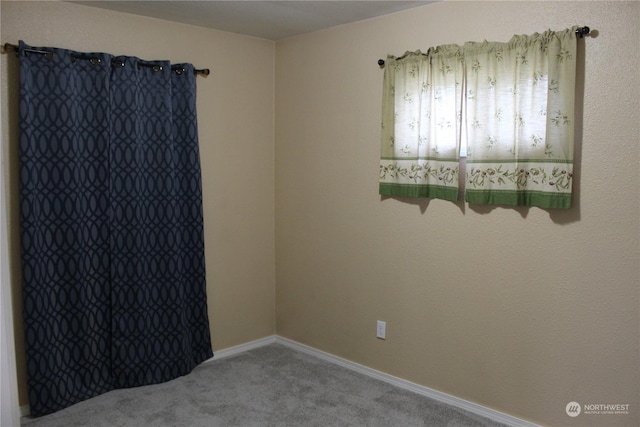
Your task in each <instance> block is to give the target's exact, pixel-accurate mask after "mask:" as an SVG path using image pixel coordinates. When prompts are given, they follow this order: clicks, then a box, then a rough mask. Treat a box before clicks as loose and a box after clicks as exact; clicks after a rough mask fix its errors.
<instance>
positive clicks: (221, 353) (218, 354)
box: [202, 335, 276, 363]
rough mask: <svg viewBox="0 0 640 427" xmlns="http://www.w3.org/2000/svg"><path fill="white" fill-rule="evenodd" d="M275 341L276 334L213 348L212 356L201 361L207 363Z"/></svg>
mask: <svg viewBox="0 0 640 427" xmlns="http://www.w3.org/2000/svg"><path fill="white" fill-rule="evenodd" d="M275 342H276V336H275V335H271V336H268V337H264V338H260V339H257V340H255V341H249V342H247V343H244V344H239V345H236V346H233V347H228V348H224V349H222V350H215V351H214V352H213V353H214V354H213V357H212V358H211V359H207V360H205V361H204V362H202V363H209V362H212V361H214V360H219V359H222V358H225V357H229V356H233V355H236V354H239V353H243V352H245V351H249V350H253V349H254V348H258V347H262V346H265V345H269V344H273V343H275Z"/></svg>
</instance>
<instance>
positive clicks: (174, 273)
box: [19, 42, 213, 416]
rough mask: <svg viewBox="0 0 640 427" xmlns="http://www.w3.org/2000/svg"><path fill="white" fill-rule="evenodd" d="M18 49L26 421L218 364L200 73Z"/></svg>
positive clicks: (57, 51)
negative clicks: (200, 134)
mask: <svg viewBox="0 0 640 427" xmlns="http://www.w3.org/2000/svg"><path fill="white" fill-rule="evenodd" d="M29 49H32V48H30V47H29V46H27V45H25V44H24V43H23V42H20V49H19V52H20V82H21V85H20V150H19V151H20V211H21V214H20V220H21V245H22V271H23V308H24V327H25V347H26V358H27V374H28V389H29V403H30V409H31V414H32V415H34V416H39V415H44V414H47V413H50V412H54V411H56V410H59V409H62V408H64V407H67V406H69V405H72V404H74V403H77V402H79V401H82V400H85V399H88V398H90V397H93V396H96V395H98V394H101V393H104V392H106V391H109V390H112V389H114V388H123V387H135V386H141V385H147V384H154V383H159V382H164V381H168V380H171V379H173V378H176V377H178V376H181V375H185V374H187V373H189V372H190V371H191V370H192V369H193V368H194V367H195V366H196V365H198V364H199V363H201V362H202V361H204V360H206V359H208V358H211V357H212V356H213V353H212V350H211V340H210V334H209V320H208V314H207V300H206V283H205V264H204V237H203V215H202V186H201V175H200V156H199V149H198V138H197V121H196V106H195V75H194V72H193V71H194V70H193V66H192V65H190V64H180V65H177V66H176V65H174V66H171V65H170V64H169V63H168V62H166V61H154V62H151V63H149V62H143V61H140V60H139V59H137V58H132V57H113V56H111V55H108V54H104V53H96V54H94V53H91V54H87V53H79V52H73V51H69V50H65V49H57V48H37V50H41V51H48V52H50V54H48V55H44V54H41V53H30V52H29Z"/></svg>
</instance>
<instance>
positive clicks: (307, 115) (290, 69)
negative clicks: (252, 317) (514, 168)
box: [276, 1, 640, 426]
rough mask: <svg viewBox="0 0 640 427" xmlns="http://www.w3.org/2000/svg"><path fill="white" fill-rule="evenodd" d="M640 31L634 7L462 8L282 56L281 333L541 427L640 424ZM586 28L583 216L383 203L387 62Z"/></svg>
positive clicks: (421, 11)
mask: <svg viewBox="0 0 640 427" xmlns="http://www.w3.org/2000/svg"><path fill="white" fill-rule="evenodd" d="M638 22H640V3H637V2H627V3H624V2H607V3H605V2H573V3H569V2H520V1H518V2H488V1H482V2H460V1H452V2H442V3H435V4H430V5H427V6H424V7H421V8H418V9H413V10H410V11H407V12H402V13H398V14H394V15H389V16H386V17H381V18H377V19H372V20H367V21H363V22H360V23H355V24H351V25H345V26H340V27H336V28H333V29H329V30H325V31H320V32H316V33H312V34H307V35H303V36H299V37H295V38H290V39H286V40H282V41H279V42H278V43H277V45H276V248H277V250H276V283H277V291H276V293H277V296H276V301H277V316H276V320H277V332H278V334H279V335H282V336H285V337H287V338H291V339H294V340H296V341H299V342H302V343H305V344H308V345H311V346H313V347H316V348H319V349H322V350H324V351H328V352H330V353H333V354H336V355H339V356H342V357H345V358H347V359H350V360H353V361H355V362H358V363H361V364H364V365H367V366H370V367H373V368H375V369H379V370H382V371H384V372H387V373H390V374H392V375H395V376H398V377H401V378H405V379H408V380H410V381H413V382H416V383H418V384H422V385H425V386H427V387H431V388H433V389H436V390H439V391H442V392H445V393H449V394H452V395H455V396H458V397H460V398H463V399H467V400H470V401H473V402H476V403H479V404H482V405H485V406H487V407H491V408H495V409H497V410H499V411H503V412H506V413H508V414H511V415H514V416H516V417H520V418H522V419H526V420H531V421H534V422H538V423H542V424H545V425H568V426H571V425H581V426H585V425H594V426H595V425H609V426H614V425H628V426H630V425H638V423H639V418H638V397H639V383H640V380H639V376H638V375H639V374H638V372H639V367H638V355H639V348H638V332H639V316H638V293H639V292H638V289H639V278H640V276H639V232H640V223H639V219H640V215H639V212H640V211H639V206H638V201H639V199H638V196H639V194H640V191H639V190H640V189H639V179H638V178H639V177H638V165H639V158H638V154H639V149H638V134H639V130H640V129H639V125H638V123H639V122H640V116H639V113H638V107H639V105H638V99H640V79H639V75H640V73H638V69H639V67H640V63H639V59H638V49H637V42H638V40H640V37H639V33H638ZM572 25H588V26H590V27H591V28H592V29H594V30H596V31H597V34H596V35H597V37H592V38H587V39H586V40H585V41H584V43H583V44H582V46H583V53H584V56H583V63H584V67H583V71H581V73H580V79H579V80H580V82H579V87H578V91H579V92H580V93H581V94H580V96H579V97H578V105H582V104H584V107H583V108H580V107H579V108H578V117H577V122H578V125H579V126H578V129H577V131H578V132H577V135H578V140H577V147H576V155H577V165H576V182H575V190H576V191H575V194H576V197H575V206H574V207H573V208H571V209H570V210H566V211H553V210H549V211H546V210H542V209H538V208H531V209H525V208H502V207H495V208H491V207H478V206H476V207H471V206H469V205H465V204H464V203H458V204H454V203H450V202H445V201H441V200H432V201H426V200H419V201H407V200H394V199H385V200H381V198H380V196H378V195H377V178H378V160H379V159H378V156H379V135H380V132H379V126H380V114H381V113H380V104H381V92H382V83H381V82H382V70H380V69H379V68H378V66H377V65H376V61H377V59H378V58H385V57H386V54H387V53H391V54H396V55H399V54H402V53H403V52H405V51H407V50H415V49H422V50H423V51H425V50H426V49H427V48H428V47H430V46H436V45H439V44H446V43H464V42H465V41H468V40H472V41H482V40H484V39H488V40H494V41H507V40H509V39H510V38H511V36H512V35H513V34H531V33H534V32H541V31H544V30H546V29H549V28H551V29H556V30H560V29H564V28H567V27H570V26H572ZM377 319H381V320H386V322H387V339H386V340H385V341H381V340H377V339H376V338H375V321H376V320H377ZM570 401H577V402H580V403H583V404H589V403H594V404H599V403H601V404H606V403H620V404H630V405H631V407H630V410H631V413H630V414H629V415H627V416H625V415H616V416H614V415H609V416H598V415H581V416H579V417H578V418H570V417H568V416H567V415H566V413H565V406H566V404H567V403H568V402H570Z"/></svg>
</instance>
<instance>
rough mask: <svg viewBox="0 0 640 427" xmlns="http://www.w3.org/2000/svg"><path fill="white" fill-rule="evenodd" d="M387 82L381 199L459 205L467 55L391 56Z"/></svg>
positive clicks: (449, 51) (443, 50)
mask: <svg viewBox="0 0 640 427" xmlns="http://www.w3.org/2000/svg"><path fill="white" fill-rule="evenodd" d="M387 64H388V65H387V67H386V68H385V76H384V86H383V92H384V99H385V102H384V103H383V113H382V144H381V162H380V194H383V195H391V196H399V197H431V198H441V199H445V200H457V198H458V176H459V155H458V153H459V151H460V148H459V147H460V108H461V101H462V75H463V72H464V69H463V63H462V51H461V48H460V47H459V46H455V45H447V46H441V47H438V48H436V49H433V50H430V52H429V54H428V55H423V54H422V53H421V52H420V51H417V52H408V53H406V54H405V55H404V56H402V57H400V58H397V59H396V58H395V57H393V56H389V57H388V59H387Z"/></svg>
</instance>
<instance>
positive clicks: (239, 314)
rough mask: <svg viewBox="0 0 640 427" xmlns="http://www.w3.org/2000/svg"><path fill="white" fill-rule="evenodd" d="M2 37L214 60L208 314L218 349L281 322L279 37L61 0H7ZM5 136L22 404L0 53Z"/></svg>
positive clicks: (9, 97)
mask: <svg viewBox="0 0 640 427" xmlns="http://www.w3.org/2000/svg"><path fill="white" fill-rule="evenodd" d="M1 6H2V32H1V40H2V43H5V42H10V43H17V42H18V40H20V39H23V40H25V42H26V43H28V44H31V45H34V46H58V47H65V48H69V49H75V50H79V51H100V52H109V53H113V54H126V55H134V56H138V57H140V58H143V59H169V60H171V61H172V62H191V63H193V64H194V65H195V66H196V67H197V68H205V67H208V68H210V69H211V75H210V76H208V77H206V78H203V77H198V80H197V84H198V111H199V131H200V150H201V162H202V179H203V192H204V227H205V246H206V262H207V292H208V299H209V301H208V302H209V320H210V323H211V335H212V340H213V348H214V351H216V350H219V349H223V348H227V347H230V346H233V345H237V344H241V343H245V342H247V341H251V340H255V339H258V338H262V337H264V336H268V335H272V334H273V333H274V331H275V330H274V328H275V314H274V313H275V308H274V307H275V301H274V298H275V293H274V286H275V284H274V279H275V273H274V235H273V233H274V225H273V224H274V202H273V194H274V186H273V174H274V171H273V164H274V160H273V157H274V153H273V144H274V142H273V138H274V137H273V135H274V129H273V99H274V94H273V82H274V49H275V45H274V43H273V42H270V41H266V40H260V39H255V38H251V37H243V36H237V35H233V34H230V33H225V32H220V31H213V30H207V29H204V28H198V27H193V26H188V25H181V24H175V23H171V22H166V21H161V20H156V19H149V18H143V17H139V16H135V15H128V14H122V13H117V12H110V11H106V10H101V9H96V8H92V7H86V6H80V5H75V4H70V3H60V2H7V1H3V2H2V3H1ZM0 59H1V61H2V123H3V126H2V129H3V137H2V144H3V150H5V152H4V153H5V159H7V161H8V165H7V166H8V167H7V168H6V171H5V172H6V174H7V176H6V181H5V182H7V184H8V187H9V188H8V193H9V199H8V204H9V218H8V220H9V223H10V227H9V229H10V236H9V237H10V243H11V246H10V251H11V253H10V256H11V262H12V277H13V283H14V287H13V292H14V297H13V299H14V307H15V319H16V320H15V323H16V328H17V331H16V332H17V333H16V336H17V338H16V340H17V354H18V358H17V361H18V370H19V375H20V397H21V399H20V401H21V402H20V403H21V404H26V403H27V402H26V394H25V388H24V357H23V353H22V352H23V346H24V344H23V339H22V330H21V320H20V319H21V317H20V316H21V309H20V291H19V289H20V288H19V268H20V267H19V265H20V264H19V236H18V211H17V206H18V204H17V200H18V198H17V185H18V184H17V180H16V178H17V176H18V175H17V173H18V172H17V170H18V169H17V167H18V166H17V131H16V123H17V114H16V111H17V110H16V108H17V96H18V95H17V88H18V83H17V81H18V80H17V79H18V75H17V72H18V65H17V59H16V58H15V57H11V56H9V55H2V57H1V58H0Z"/></svg>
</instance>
